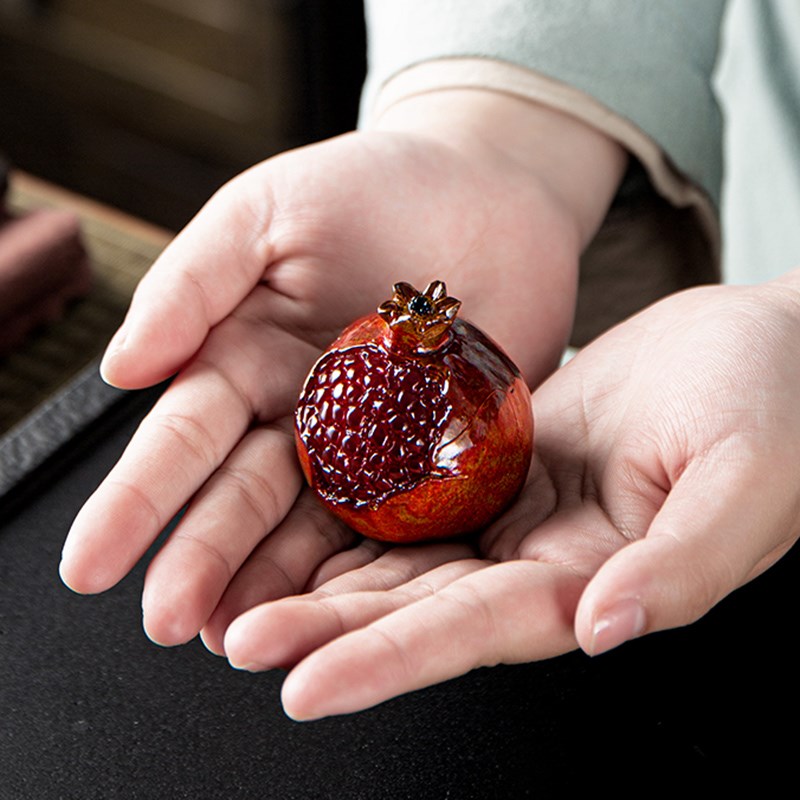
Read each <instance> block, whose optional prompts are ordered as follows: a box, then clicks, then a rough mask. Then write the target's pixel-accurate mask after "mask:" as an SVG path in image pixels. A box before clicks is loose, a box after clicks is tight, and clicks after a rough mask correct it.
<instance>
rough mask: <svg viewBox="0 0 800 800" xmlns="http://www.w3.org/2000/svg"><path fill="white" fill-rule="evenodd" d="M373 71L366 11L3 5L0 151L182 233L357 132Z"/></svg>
mask: <svg viewBox="0 0 800 800" xmlns="http://www.w3.org/2000/svg"><path fill="white" fill-rule="evenodd" d="M365 60H366V59H365V43H364V23H363V11H362V8H361V0H0V152H5V154H6V157H7V158H8V159H9V160H10V161H11V162H12V164H14V165H15V166H17V167H19V168H21V169H24V170H26V171H29V172H31V173H34V174H36V175H38V176H40V177H43V178H46V179H48V180H50V181H53V182H55V183H57V184H59V185H62V186H65V187H67V188H70V189H73V190H76V191H78V192H80V193H82V194H85V195H88V196H90V197H94V198H97V199H100V200H102V201H104V202H106V203H109V204H110V205H113V206H116V207H118V208H121V209H123V210H125V211H128V212H131V213H133V214H135V215H137V216H139V217H142V218H144V219H147V220H150V221H152V222H155V223H158V224H160V225H164V226H166V227H169V228H173V229H177V228H180V227H181V226H182V225H183V224H185V223H186V222H187V221H188V219H190V218H191V216H192V215H193V214H194V212H195V211H196V210H197V209H198V208H199V207H200V205H202V203H203V202H204V200H206V199H207V198H208V196H209V195H210V194H211V193H212V192H213V191H214V190H215V189H216V188H217V187H218V186H219V185H221V184H222V183H223V182H224V181H225V180H227V179H228V178H230V177H232V176H233V175H235V174H236V173H238V172H240V171H241V170H242V169H245V168H246V167H248V166H250V165H251V164H254V163H256V162H258V161H260V160H262V159H264V158H266V157H268V156H270V155H272V154H274V153H277V152H280V151H282V150H285V149H287V148H290V147H294V146H297V145H300V144H305V143H307V142H310V141H315V140H318V139H321V138H324V137H326V136H330V135H333V134H336V133H339V132H342V131H344V130H348V129H350V128H352V127H353V125H354V124H355V119H356V112H357V103H358V94H359V91H360V86H361V82H362V80H363V75H364V71H365Z"/></svg>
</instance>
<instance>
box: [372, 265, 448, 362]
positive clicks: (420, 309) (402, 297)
mask: <svg viewBox="0 0 800 800" xmlns="http://www.w3.org/2000/svg"><path fill="white" fill-rule="evenodd" d="M392 292H393V293H392V299H391V300H387V301H386V302H385V303H381V305H380V306H378V314H379V315H380V316H381V318H382V319H383V320H384V321H385V322H386V323H387V324H388V326H389V337H388V338H389V341H390V343H391V344H392V345H395V346H399V347H401V348H403V349H411V350H414V351H416V352H418V353H425V352H431V351H433V350H438V349H439V348H440V347H441V346H442V345H443V344H445V342H446V341H447V340H448V338H449V332H450V326H451V325H452V324H453V320H454V319H455V318H456V315H457V314H458V309H459V308H461V301H460V300H456V298H455V297H448V296H447V287H446V286H445V285H444V281H433V282H432V283H429V284H428V287H427V288H426V289H425V291H424V292H418V291H417V290H416V289H415V288H414V287H413V286H412V285H411V284H410V283H396V284H395V285H394V286H393V287H392Z"/></svg>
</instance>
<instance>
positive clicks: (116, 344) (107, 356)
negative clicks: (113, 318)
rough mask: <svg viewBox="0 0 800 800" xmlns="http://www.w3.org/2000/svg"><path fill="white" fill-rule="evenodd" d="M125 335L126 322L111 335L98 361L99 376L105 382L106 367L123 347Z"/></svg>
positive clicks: (106, 378) (126, 334)
mask: <svg viewBox="0 0 800 800" xmlns="http://www.w3.org/2000/svg"><path fill="white" fill-rule="evenodd" d="M127 337H128V327H127V324H126V323H123V324H122V326H121V327H120V328H119V330H118V331H117V332H116V333H115V334H114V335H113V336H112V337H111V341H110V342H109V343H108V346H107V347H106V351H105V353H104V354H103V359H102V361H101V362H100V377H101V378H102V379H103V380H104V381H106V382H108V376H107V372H108V367H109V365H110V364H111V362H112V361H113V360H114V359H115V358H116V356H117V354H118V353H119V352H120V351H122V350H123V349H124V347H125V340H126V339H127Z"/></svg>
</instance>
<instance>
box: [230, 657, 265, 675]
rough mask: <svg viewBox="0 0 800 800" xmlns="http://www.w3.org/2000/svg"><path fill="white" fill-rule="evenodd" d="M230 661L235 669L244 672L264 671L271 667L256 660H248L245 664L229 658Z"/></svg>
mask: <svg viewBox="0 0 800 800" xmlns="http://www.w3.org/2000/svg"><path fill="white" fill-rule="evenodd" d="M228 663H229V664H230V665H231V666H232V667H233V668H234V669H238V670H241V671H242V672H264V671H265V670H268V669H269V667H265V666H264V665H263V664H258V663H256V662H255V661H248V662H246V663H245V664H234V663H233V661H231V660H230V659H228Z"/></svg>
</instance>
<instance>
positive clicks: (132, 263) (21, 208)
mask: <svg viewBox="0 0 800 800" xmlns="http://www.w3.org/2000/svg"><path fill="white" fill-rule="evenodd" d="M8 205H9V207H10V209H11V211H12V213H15V214H21V213H24V212H26V211H29V210H31V209H33V208H42V207H57V208H67V209H70V210H72V211H74V212H75V213H77V214H78V215H79V217H80V219H81V229H82V231H83V236H84V242H85V244H86V247H87V249H88V251H89V257H90V260H91V264H92V272H93V276H94V280H93V286H92V289H91V291H90V293H89V295H88V296H87V297H85V298H83V299H81V300H79V301H76V302H74V303H72V304H71V305H70V306H69V307H68V309H67V311H66V313H65V314H64V316H63V318H62V319H61V320H59V321H58V322H56V323H54V324H52V325H48V326H46V327H44V328H42V329H40V330H39V331H37V332H36V333H35V334H34V335H33V336H32V337H31V338H30V339H29V340H28V341H27V342H26V343H25V345H24V346H23V347H20V348H19V349H18V350H17V351H16V352H14V353H13V354H11V355H10V356H7V357H5V358H3V359H0V437H3V435H4V434H6V433H7V432H9V431H11V430H12V429H13V428H14V427H15V426H19V425H21V424H23V423H24V421H25V419H26V418H27V417H28V416H29V415H31V414H32V413H33V412H34V411H35V409H37V408H38V407H40V406H41V405H43V404H46V403H47V402H48V400H49V399H51V398H53V397H54V396H56V395H57V394H58V393H59V391H61V390H63V389H64V388H65V387H67V386H68V385H69V383H70V382H71V381H73V380H76V379H78V378H79V376H81V373H82V372H83V371H85V370H86V369H87V365H90V364H92V363H93V362H95V361H96V360H97V359H98V357H99V356H100V355H101V353H102V352H103V350H104V349H105V345H106V343H107V342H108V340H109V338H110V337H111V335H112V334H113V333H114V331H115V330H116V328H117V326H118V325H119V324H120V322H121V321H122V319H123V317H124V315H125V311H126V309H127V307H128V303H129V302H130V298H131V295H132V293H133V290H134V288H135V286H136V284H137V283H138V282H139V279H140V278H141V277H142V275H143V274H144V273H145V272H146V270H147V269H148V267H149V266H150V264H152V262H153V261H154V260H155V258H156V256H158V254H159V253H160V252H161V250H162V249H163V248H164V247H165V246H166V244H167V242H168V241H169V240H170V238H171V234H170V233H169V232H168V231H165V230H162V229H160V228H157V227H155V226H152V225H149V224H147V223H144V222H141V221H139V220H136V219H133V218H131V217H129V216H127V215H125V214H122V213H119V212H116V211H114V210H112V209H109V208H107V207H105V206H103V205H101V204H99V203H95V202H93V201H90V200H87V199H85V198H82V197H79V196H77V195H73V194H71V193H69V192H66V191H63V190H61V189H57V188H55V187H53V186H51V185H49V184H47V183H45V182H43V181H40V180H38V179H35V178H32V177H31V176H29V175H24V174H20V173H16V174H12V176H11V184H10V193H9V197H8ZM0 441H1V440H0Z"/></svg>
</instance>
